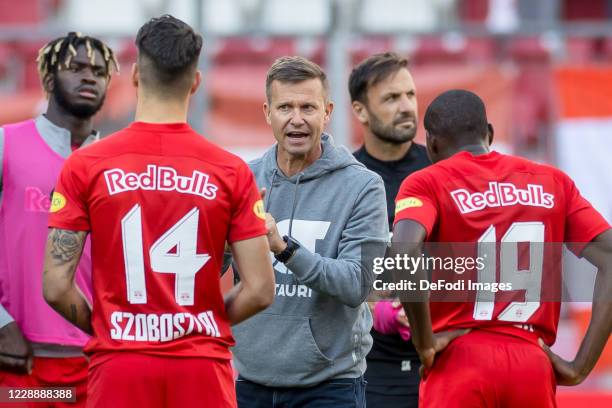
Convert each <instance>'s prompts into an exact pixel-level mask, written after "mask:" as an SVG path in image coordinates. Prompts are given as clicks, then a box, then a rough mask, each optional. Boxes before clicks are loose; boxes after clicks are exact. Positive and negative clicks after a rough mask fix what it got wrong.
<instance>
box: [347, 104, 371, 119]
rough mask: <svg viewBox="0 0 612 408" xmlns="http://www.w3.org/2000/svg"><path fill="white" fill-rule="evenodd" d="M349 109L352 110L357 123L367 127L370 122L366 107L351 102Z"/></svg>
mask: <svg viewBox="0 0 612 408" xmlns="http://www.w3.org/2000/svg"><path fill="white" fill-rule="evenodd" d="M351 107H352V108H353V114H354V115H355V117H356V118H357V120H358V121H359V123H361V124H362V125H367V124H368V122H369V120H370V116H369V115H368V109H367V108H366V106H365V105H364V104H363V103H361V102H359V101H353V103H351Z"/></svg>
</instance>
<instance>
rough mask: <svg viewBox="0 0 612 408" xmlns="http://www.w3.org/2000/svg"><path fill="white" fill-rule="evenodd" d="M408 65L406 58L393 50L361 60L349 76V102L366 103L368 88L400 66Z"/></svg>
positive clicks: (394, 71)
mask: <svg viewBox="0 0 612 408" xmlns="http://www.w3.org/2000/svg"><path fill="white" fill-rule="evenodd" d="M407 67H408V59H406V58H404V57H402V56H400V55H399V54H396V53H394V52H385V53H381V54H374V55H372V56H370V57H368V58H366V59H365V60H363V61H361V62H360V63H359V64H358V65H357V66H356V67H355V68H353V70H352V71H351V75H350V77H349V93H350V94H351V102H354V101H359V102H362V103H367V93H368V88H369V87H371V86H372V85H375V84H377V83H378V82H380V81H382V80H384V79H386V78H388V77H389V75H391V74H394V73H396V72H397V71H399V70H400V69H402V68H407Z"/></svg>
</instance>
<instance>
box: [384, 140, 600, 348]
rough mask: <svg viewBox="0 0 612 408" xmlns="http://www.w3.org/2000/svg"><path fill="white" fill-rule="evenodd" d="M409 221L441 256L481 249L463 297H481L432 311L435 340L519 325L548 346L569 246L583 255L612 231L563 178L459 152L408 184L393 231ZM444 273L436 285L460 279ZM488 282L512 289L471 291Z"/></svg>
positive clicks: (524, 163) (548, 170)
mask: <svg viewBox="0 0 612 408" xmlns="http://www.w3.org/2000/svg"><path fill="white" fill-rule="evenodd" d="M405 219H410V220H414V221H417V222H419V223H420V224H422V225H423V227H424V228H425V229H426V231H427V242H428V243H432V244H431V245H433V246H435V247H436V253H438V254H439V253H440V252H445V251H448V253H452V252H453V251H452V247H453V245H454V246H455V247H457V246H461V245H462V243H472V244H473V247H474V248H475V250H474V251H473V252H472V256H473V257H474V258H475V260H474V261H473V262H472V264H473V266H474V268H472V269H471V270H469V271H467V272H465V273H464V274H463V277H462V280H463V281H464V287H463V289H465V290H466V291H468V290H469V289H470V288H472V289H473V292H474V293H472V294H471V295H468V297H467V298H466V299H467V300H466V301H462V302H439V301H435V302H431V319H432V324H433V328H434V331H436V332H437V331H443V330H449V329H456V328H468V327H480V328H491V329H496V330H503V329H504V328H512V327H514V326H516V327H520V328H523V329H526V331H525V333H532V332H533V333H535V334H536V335H539V336H541V337H543V340H544V341H545V342H546V343H547V344H552V343H553V342H554V340H555V337H556V332H557V325H558V321H559V309H560V303H559V302H560V300H561V272H562V270H561V255H562V250H561V245H562V243H564V242H566V243H573V244H572V245H571V247H570V248H571V249H572V251H574V252H575V253H576V254H580V252H581V251H582V249H583V248H584V246H586V243H588V242H590V241H591V240H592V239H593V238H595V237H596V236H597V235H599V234H600V233H602V232H603V231H605V230H607V229H608V228H610V226H609V224H608V223H607V222H606V220H605V219H604V218H603V217H602V216H601V215H600V214H599V213H598V212H597V211H596V210H595V209H594V208H593V207H592V206H591V204H590V203H589V202H588V201H586V200H585V199H584V198H583V197H582V196H581V195H580V193H579V192H578V190H577V188H576V186H575V185H574V183H573V181H572V180H571V179H570V178H569V177H568V176H567V175H565V174H564V173H563V172H561V171H560V170H558V169H556V168H554V167H551V166H546V165H541V164H537V163H534V162H531V161H528V160H525V159H521V158H518V157H514V156H508V155H503V154H500V153H497V152H491V153H488V154H483V155H479V156H473V155H472V154H471V153H469V152H461V153H458V154H455V155H454V156H452V157H451V158H449V159H447V160H443V161H441V162H438V163H436V164H435V165H433V166H430V167H428V168H426V169H424V170H421V171H419V172H416V173H413V174H412V175H410V176H409V177H407V178H406V179H405V180H404V182H403V183H402V185H401V187H400V191H399V194H398V196H397V198H396V216H395V223H396V224H397V223H398V222H399V221H401V220H405ZM444 243H447V244H448V245H447V246H446V247H444V245H445V244H444ZM445 248H446V249H445ZM464 248H465V246H464ZM475 265H478V266H475ZM439 272H440V271H439V270H437V271H434V274H433V276H432V281H433V282H436V281H437V280H438V279H447V280H452V278H453V277H454V278H457V275H456V272H457V271H456V270H455V271H450V272H449V271H445V272H444V273H443V274H440V273H439ZM460 272H463V270H461V271H460ZM451 275H454V276H451ZM466 281H471V282H468V283H465V282H466ZM483 282H486V283H488V284H494V283H497V284H499V285H502V284H503V285H504V287H505V289H508V288H511V289H512V290H507V291H498V292H494V291H492V290H491V287H492V285H489V286H487V287H485V286H479V285H476V284H474V283H480V284H482V283H483ZM470 283H471V284H472V286H471V287H470V286H469V285H470ZM483 287H484V288H486V289H482V288H483ZM432 292H433V290H432ZM432 292H430V293H431V296H432V299H435V298H436V297H437V296H436V294H435V293H432ZM453 300H454V299H453ZM510 332H512V333H521V334H519V335H521V337H522V334H523V333H522V332H523V331H521V330H519V331H517V330H513V329H511V330H510ZM525 337H527V338H529V339H532V340H533V339H535V338H536V337H535V336H534V335H533V334H525Z"/></svg>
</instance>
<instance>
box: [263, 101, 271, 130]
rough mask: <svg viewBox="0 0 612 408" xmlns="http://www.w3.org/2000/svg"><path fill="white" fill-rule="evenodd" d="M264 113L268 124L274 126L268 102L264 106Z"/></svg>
mask: <svg viewBox="0 0 612 408" xmlns="http://www.w3.org/2000/svg"><path fill="white" fill-rule="evenodd" d="M263 113H264V116H265V117H266V123H268V125H272V120H271V119H270V113H271V110H270V105H268V102H264V104H263Z"/></svg>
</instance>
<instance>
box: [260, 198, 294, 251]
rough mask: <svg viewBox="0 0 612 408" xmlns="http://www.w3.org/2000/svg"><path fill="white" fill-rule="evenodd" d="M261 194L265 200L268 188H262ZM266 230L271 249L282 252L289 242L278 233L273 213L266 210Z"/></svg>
mask: <svg viewBox="0 0 612 408" xmlns="http://www.w3.org/2000/svg"><path fill="white" fill-rule="evenodd" d="M259 194H260V195H261V199H262V201H263V199H264V197H265V196H266V189H265V188H262V189H261V190H260V191H259ZM266 232H267V235H266V236H267V237H268V244H269V245H270V251H272V252H273V253H274V254H275V255H276V254H280V253H281V252H283V251H284V250H285V248H287V243H286V242H285V241H284V240H283V237H281V236H280V234H279V233H278V228H277V227H276V220H275V219H274V217H272V214H270V213H269V212H266Z"/></svg>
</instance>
